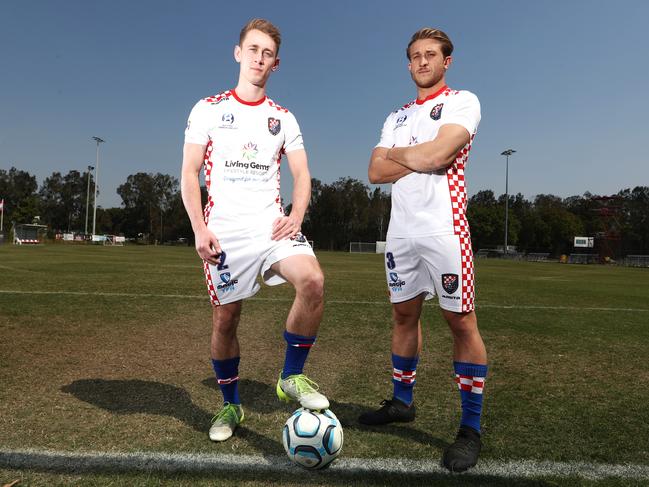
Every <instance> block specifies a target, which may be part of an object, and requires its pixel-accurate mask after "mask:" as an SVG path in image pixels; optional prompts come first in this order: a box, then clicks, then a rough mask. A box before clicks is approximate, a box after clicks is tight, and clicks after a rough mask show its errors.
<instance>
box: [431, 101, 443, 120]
mask: <svg viewBox="0 0 649 487" xmlns="http://www.w3.org/2000/svg"><path fill="white" fill-rule="evenodd" d="M442 108H444V104H443V103H440V104H439V105H435V106H434V107H433V109H432V110H431V111H430V118H432V119H433V120H439V119H440V117H441V116H442Z"/></svg>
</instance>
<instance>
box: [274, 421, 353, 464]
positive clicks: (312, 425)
mask: <svg viewBox="0 0 649 487" xmlns="http://www.w3.org/2000/svg"><path fill="white" fill-rule="evenodd" d="M282 442H283V443H284V449H285V450H286V454H287V455H288V457H289V458H290V459H291V460H293V461H294V462H295V463H297V464H298V465H300V466H302V467H304V468H309V469H317V468H323V467H326V466H327V465H329V464H330V463H331V462H332V461H333V460H334V459H335V458H336V457H337V456H338V455H339V454H340V451H341V450H342V447H343V427H342V425H341V424H340V421H338V418H337V417H336V415H335V414H334V413H332V412H331V411H330V410H329V409H325V410H324V411H311V410H309V409H304V408H300V409H298V410H296V411H295V412H294V413H293V414H292V415H291V417H290V418H288V419H287V420H286V424H285V425H284V430H283V431H282Z"/></svg>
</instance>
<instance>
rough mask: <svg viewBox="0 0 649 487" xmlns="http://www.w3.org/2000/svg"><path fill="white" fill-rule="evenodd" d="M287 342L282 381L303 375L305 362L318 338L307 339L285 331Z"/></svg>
mask: <svg viewBox="0 0 649 487" xmlns="http://www.w3.org/2000/svg"><path fill="white" fill-rule="evenodd" d="M284 339H285V340H286V356H285V358H284V368H283V369H282V379H286V378H287V377H288V376H289V375H297V374H301V373H302V369H304V362H306V358H307V356H308V355H309V350H311V347H312V346H313V344H314V343H315V339H316V337H314V336H313V337H305V336H302V335H296V334H294V333H289V332H288V331H284Z"/></svg>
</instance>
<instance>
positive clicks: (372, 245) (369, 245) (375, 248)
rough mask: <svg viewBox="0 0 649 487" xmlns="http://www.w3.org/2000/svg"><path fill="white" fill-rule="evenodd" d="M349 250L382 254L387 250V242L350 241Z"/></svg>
mask: <svg viewBox="0 0 649 487" xmlns="http://www.w3.org/2000/svg"><path fill="white" fill-rule="evenodd" d="M349 252H350V253H357V254H382V253H383V252H385V242H382V241H376V242H349Z"/></svg>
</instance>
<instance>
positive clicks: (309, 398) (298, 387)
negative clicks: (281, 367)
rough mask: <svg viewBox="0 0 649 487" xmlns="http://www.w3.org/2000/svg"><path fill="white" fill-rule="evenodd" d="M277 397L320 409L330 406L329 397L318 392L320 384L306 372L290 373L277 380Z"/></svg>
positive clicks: (308, 407) (304, 406) (316, 409)
mask: <svg viewBox="0 0 649 487" xmlns="http://www.w3.org/2000/svg"><path fill="white" fill-rule="evenodd" d="M277 397H278V398H279V399H280V400H281V401H286V402H290V401H297V402H299V403H300V405H301V406H302V407H303V408H306V409H311V410H312V411H320V410H324V409H327V408H328V407H329V401H328V400H327V398H326V397H325V396H324V395H322V394H320V393H319V392H318V384H316V383H315V382H313V381H312V380H311V379H309V378H308V377H307V376H306V375H304V374H296V375H289V376H288V377H287V378H286V379H282V374H281V373H280V374H279V380H278V381H277Z"/></svg>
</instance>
